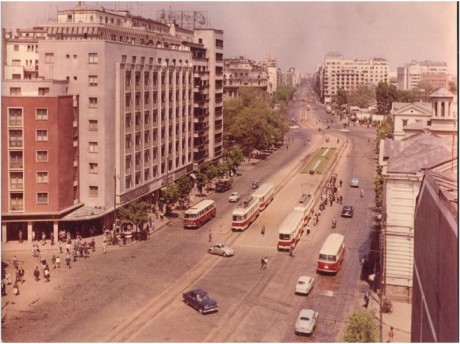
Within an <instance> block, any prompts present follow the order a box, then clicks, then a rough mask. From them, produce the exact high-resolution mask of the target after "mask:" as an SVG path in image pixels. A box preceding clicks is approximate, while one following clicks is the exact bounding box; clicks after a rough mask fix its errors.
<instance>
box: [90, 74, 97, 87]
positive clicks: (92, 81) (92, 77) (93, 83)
mask: <svg viewBox="0 0 460 344" xmlns="http://www.w3.org/2000/svg"><path fill="white" fill-rule="evenodd" d="M88 79H89V80H88V83H89V86H97V75H90V76H89V77H88Z"/></svg>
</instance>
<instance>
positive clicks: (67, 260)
mask: <svg viewBox="0 0 460 344" xmlns="http://www.w3.org/2000/svg"><path fill="white" fill-rule="evenodd" d="M65 263H66V265H67V267H68V268H69V269H70V253H67V255H66V257H65Z"/></svg>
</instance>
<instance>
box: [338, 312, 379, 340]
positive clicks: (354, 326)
mask: <svg viewBox="0 0 460 344" xmlns="http://www.w3.org/2000/svg"><path fill="white" fill-rule="evenodd" d="M343 341H344V342H346V343H375V342H377V341H378V339H377V326H376V324H375V322H374V317H373V315H372V313H370V312H366V311H356V312H353V314H352V315H351V316H350V317H349V318H348V326H347V328H346V330H345V334H344V336H343Z"/></svg>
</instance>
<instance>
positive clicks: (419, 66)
mask: <svg viewBox="0 0 460 344" xmlns="http://www.w3.org/2000/svg"><path fill="white" fill-rule="evenodd" d="M397 79H398V88H399V89H400V90H412V89H414V88H416V87H418V84H419V83H420V82H421V81H427V82H429V83H431V84H432V85H433V86H434V87H436V88H439V87H445V88H448V86H449V81H450V75H449V73H448V69H447V63H445V62H435V61H428V60H426V61H421V62H417V61H412V62H411V63H408V64H406V65H405V66H404V67H398V69H397Z"/></svg>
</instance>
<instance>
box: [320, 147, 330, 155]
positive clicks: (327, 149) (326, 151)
mask: <svg viewBox="0 0 460 344" xmlns="http://www.w3.org/2000/svg"><path fill="white" fill-rule="evenodd" d="M328 152H329V148H326V150H325V151H324V152H323V154H321V156H326V154H327V153H328Z"/></svg>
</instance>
